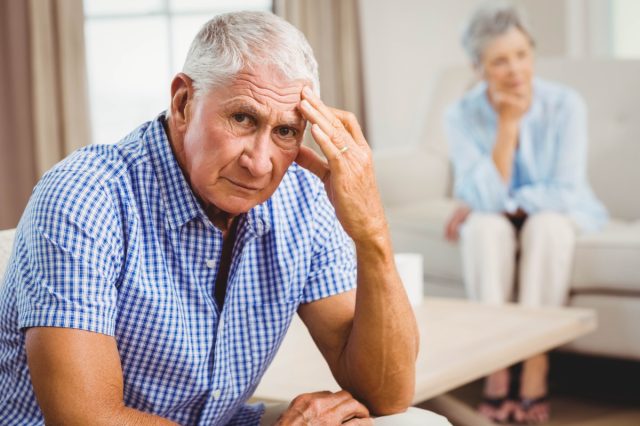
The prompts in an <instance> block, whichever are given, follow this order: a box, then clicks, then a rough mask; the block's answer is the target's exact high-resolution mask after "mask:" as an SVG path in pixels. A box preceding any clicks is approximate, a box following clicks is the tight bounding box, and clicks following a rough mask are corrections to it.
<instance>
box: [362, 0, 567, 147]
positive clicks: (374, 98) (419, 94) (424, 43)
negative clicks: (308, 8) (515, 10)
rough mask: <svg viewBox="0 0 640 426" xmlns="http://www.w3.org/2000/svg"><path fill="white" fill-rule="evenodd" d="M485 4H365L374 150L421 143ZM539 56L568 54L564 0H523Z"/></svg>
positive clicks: (377, 0)
mask: <svg viewBox="0 0 640 426" xmlns="http://www.w3.org/2000/svg"><path fill="white" fill-rule="evenodd" d="M480 3H481V0H454V1H442V0H394V1H384V0H360V4H359V5H360V16H361V31H362V44H363V64H364V74H365V75H364V78H365V90H366V93H365V97H366V113H367V133H368V134H367V137H368V140H369V142H370V143H371V144H372V145H373V147H374V149H386V148H391V147H398V146H409V145H412V144H416V143H417V142H418V138H419V135H420V134H421V132H422V128H421V127H422V123H421V121H422V120H421V117H422V116H424V114H425V113H426V108H427V105H428V99H429V96H430V94H431V91H432V89H433V87H434V84H436V79H437V76H438V74H439V73H441V72H443V70H445V69H447V67H449V66H452V65H456V64H466V63H467V58H466V57H465V55H464V53H463V51H462V48H461V47H460V43H459V40H460V32H461V29H462V26H463V25H464V22H465V19H466V18H467V17H468V16H469V15H470V13H471V12H472V11H473V10H474V8H475V7H477V5H478V4H480ZM518 4H521V5H522V7H523V8H524V9H525V11H526V13H527V16H528V18H529V21H530V23H531V26H532V29H533V32H534V35H535V36H536V39H537V51H538V54H539V55H553V56H557V55H562V54H565V53H566V52H567V49H568V40H569V37H568V36H567V23H568V13H567V10H568V8H567V3H566V1H565V0H520V1H519V2H518Z"/></svg>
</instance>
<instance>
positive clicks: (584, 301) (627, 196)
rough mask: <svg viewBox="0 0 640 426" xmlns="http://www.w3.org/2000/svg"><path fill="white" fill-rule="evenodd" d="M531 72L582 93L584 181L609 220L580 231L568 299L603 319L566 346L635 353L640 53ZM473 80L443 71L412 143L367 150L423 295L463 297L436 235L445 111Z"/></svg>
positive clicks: (542, 65) (562, 62)
mask: <svg viewBox="0 0 640 426" xmlns="http://www.w3.org/2000/svg"><path fill="white" fill-rule="evenodd" d="M536 72H537V75H539V76H541V77H543V78H547V79H550V80H555V81H559V82H563V83H565V84H567V85H570V86H571V87H573V88H575V89H577V90H578V91H579V92H580V93H581V94H582V95H583V96H584V98H585V99H586V102H587V105H588V108H589V135H590V143H589V164H588V172H589V179H590V182H591V184H592V188H593V189H594V191H595V193H596V194H597V196H598V197H599V198H600V200H602V201H603V202H604V204H605V205H606V206H607V208H608V210H609V213H610V215H611V218H612V220H611V222H610V223H609V225H608V226H607V227H606V229H604V230H603V231H602V232H598V233H595V234H590V235H583V236H580V237H579V238H578V242H577V247H576V252H575V256H574V262H573V263H574V264H573V274H572V278H571V295H570V302H569V304H570V305H571V306H580V307H589V308H594V309H595V310H596V311H597V312H598V320H599V324H600V326H599V328H598V330H597V331H596V332H595V333H592V334H590V335H588V336H586V337H584V338H582V339H580V340H578V341H576V342H574V343H572V344H571V345H569V346H568V347H567V349H570V350H574V351H578V352H582V353H588V354H594V355H605V356H613V357H622V358H630V359H637V360H640V189H639V188H638V187H639V186H640V89H639V87H640V61H615V60H568V59H544V60H543V59H540V60H538V63H537V65H536ZM473 78H474V77H473V73H472V72H471V70H470V69H469V68H468V67H456V68H453V69H449V70H447V71H446V72H444V73H443V74H442V76H441V78H440V80H439V83H438V84H437V87H436V89H435V91H434V92H435V93H434V95H433V97H432V100H431V107H430V109H429V111H428V113H427V116H426V117H425V121H424V128H425V131H424V132H423V135H422V137H421V141H420V144H419V146H417V147H411V148H404V149H395V150H394V149H391V150H387V151H380V152H375V154H374V155H375V162H376V163H375V164H376V173H377V178H378V184H379V186H380V190H381V192H382V197H383V200H384V202H385V209H386V212H387V215H388V219H389V223H390V227H391V231H392V235H393V240H394V248H395V250H396V251H397V252H418V253H421V254H422V255H423V256H424V267H425V281H426V283H427V284H426V291H427V294H433V295H440V296H454V297H455V296H457V297H464V287H463V283H462V270H461V259H460V253H459V251H458V247H457V245H456V244H453V243H449V242H447V241H446V240H445V239H444V236H443V235H444V226H445V223H446V221H447V219H448V217H449V216H450V214H451V213H452V212H453V210H454V209H455V206H456V201H455V200H453V199H452V198H451V187H452V179H451V176H452V174H451V170H450V163H449V159H448V152H447V143H446V138H445V135H444V130H443V127H444V126H443V116H444V111H445V109H446V107H447V106H448V105H449V104H451V103H452V102H454V101H455V100H456V99H457V98H459V97H460V96H461V95H462V94H463V92H464V91H465V90H466V89H467V88H468V87H470V85H471V84H472V83H473Z"/></svg>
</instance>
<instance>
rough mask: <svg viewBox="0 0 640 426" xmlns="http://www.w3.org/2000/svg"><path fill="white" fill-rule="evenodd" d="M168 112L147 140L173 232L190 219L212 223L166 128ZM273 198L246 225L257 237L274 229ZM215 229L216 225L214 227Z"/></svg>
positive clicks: (155, 123)
mask: <svg viewBox="0 0 640 426" xmlns="http://www.w3.org/2000/svg"><path fill="white" fill-rule="evenodd" d="M165 115H166V112H163V113H161V114H160V115H158V116H157V117H156V118H155V119H154V120H153V121H152V122H151V123H150V125H149V126H148V127H147V130H146V131H145V133H144V136H143V140H144V143H145V145H146V148H147V150H148V152H149V155H150V158H151V164H152V167H153V170H154V172H155V175H156V178H157V180H158V184H159V186H160V196H161V197H162V201H163V203H164V206H165V209H166V211H165V218H166V221H167V225H168V226H169V228H171V229H176V228H179V227H181V226H182V225H184V224H186V223H187V222H189V221H190V220H192V219H194V218H196V217H200V218H201V219H202V220H203V221H204V222H205V223H207V224H210V225H211V221H210V220H209V218H208V217H207V215H206V214H205V212H204V210H203V209H202V206H201V205H200V203H199V202H198V200H197V199H196V197H195V195H194V193H193V191H192V190H191V187H190V185H189V183H188V182H187V180H186V179H185V176H184V174H183V172H182V169H181V168H180V165H179V164H178V161H177V159H176V157H175V155H174V154H173V150H172V149H171V144H170V143H169V138H168V137H167V133H166V131H165V128H164V122H165ZM270 204H271V199H269V200H267V201H265V202H264V203H262V204H260V205H258V206H256V207H254V208H252V209H251V210H250V211H249V212H248V213H246V214H245V215H244V216H246V217H245V218H244V219H245V220H243V221H242V222H244V223H245V225H244V226H247V227H249V228H250V230H251V231H252V232H253V233H254V234H255V235H256V236H262V235H264V234H266V233H267V232H269V230H270V229H271V220H270V219H271V217H272V215H271V212H270V210H271V209H270ZM211 226H213V225H211Z"/></svg>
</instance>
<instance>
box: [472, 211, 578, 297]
mask: <svg viewBox="0 0 640 426" xmlns="http://www.w3.org/2000/svg"><path fill="white" fill-rule="evenodd" d="M575 238H576V228H575V226H574V225H573V222H572V221H571V220H570V219H569V218H568V217H566V216H564V215H562V214H559V213H552V212H543V213H539V214H536V215H532V216H529V217H528V218H527V220H526V221H525V222H524V225H523V227H522V229H521V231H520V232H519V235H518V232H517V231H516V229H515V227H514V226H513V224H512V223H511V222H510V221H509V219H507V218H506V217H505V216H503V215H500V214H488V213H472V214H471V215H469V217H468V218H467V220H466V222H465V224H464V225H463V226H462V229H461V243H462V246H461V249H462V263H463V266H464V282H465V287H466V290H467V294H468V295H469V297H470V298H471V299H473V300H477V301H481V302H486V303H495V304H501V303H505V302H508V301H511V300H513V299H512V296H513V292H514V291H513V289H514V284H515V277H516V271H517V272H518V290H519V291H518V295H517V299H515V300H517V301H518V302H519V303H520V304H522V305H525V306H532V307H535V306H560V305H563V304H565V302H566V299H567V293H568V290H569V279H570V276H571V267H572V260H573V250H574V245H575ZM518 249H519V262H518V264H516V260H517V259H516V254H517V252H518Z"/></svg>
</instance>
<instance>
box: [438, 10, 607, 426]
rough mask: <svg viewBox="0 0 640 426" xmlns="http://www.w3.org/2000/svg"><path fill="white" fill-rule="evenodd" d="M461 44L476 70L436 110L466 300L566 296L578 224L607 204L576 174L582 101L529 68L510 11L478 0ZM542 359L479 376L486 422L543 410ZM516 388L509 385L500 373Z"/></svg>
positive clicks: (558, 301)
mask: <svg viewBox="0 0 640 426" xmlns="http://www.w3.org/2000/svg"><path fill="white" fill-rule="evenodd" d="M463 45H464V48H465V49H466V51H467V52H468V54H469V56H470V57H471V60H472V61H473V66H474V69H475V70H476V71H477V74H478V76H479V78H480V79H481V81H480V82H479V83H478V84H476V85H475V86H474V87H473V88H471V89H470V90H469V92H467V93H466V94H465V95H464V96H463V97H462V99H460V100H459V101H458V102H456V103H455V104H454V105H452V106H451V107H450V109H449V110H448V112H447V116H446V128H447V135H448V139H449V143H450V153H451V160H452V162H453V166H454V170H455V195H456V197H457V198H459V199H461V200H462V201H463V202H464V203H465V205H464V206H463V207H461V208H459V209H458V210H457V211H456V212H455V213H454V214H453V216H452V217H451V219H450V220H449V223H448V224H447V228H446V235H447V237H448V238H449V239H457V238H458V231H460V238H461V249H462V257H463V264H464V281H465V286H466V288H467V292H468V294H469V296H470V297H471V298H473V299H475V300H479V301H483V302H487V303H495V304H501V303H505V302H508V301H510V300H511V298H512V293H514V291H513V289H514V284H515V282H516V271H517V283H518V295H517V299H516V300H517V301H518V302H519V303H520V304H522V305H525V306H532V307H535V306H559V305H563V304H564V303H565V301H566V297H567V292H568V287H569V279H570V275H571V261H572V256H573V249H574V242H575V238H576V233H577V232H581V231H590V230H596V229H598V228H600V227H601V226H602V225H603V224H604V222H605V221H606V218H607V213H606V210H605V209H604V208H603V206H602V205H601V204H600V202H598V200H597V199H596V198H595V197H594V195H593V194H592V192H591V190H590V188H589V185H588V182H587V177H586V172H585V168H586V161H587V156H586V149H587V123H586V110H585V104H584V102H583V100H582V98H581V97H580V95H579V94H577V93H576V92H575V91H573V90H571V89H570V88H568V87H565V86H562V85H560V84H557V83H553V82H549V81H545V80H542V79H540V78H537V77H534V66H533V65H534V52H533V47H534V42H533V38H532V37H531V34H530V32H529V30H528V29H527V27H526V25H525V23H524V22H523V19H522V17H521V16H520V15H519V13H518V11H517V10H516V9H514V8H513V7H512V6H510V5H509V4H507V3H492V4H486V5H484V6H483V7H481V8H480V9H478V10H477V11H476V12H475V14H474V15H473V16H472V18H471V20H470V21H469V23H468V25H467V27H466V29H465V31H464V35H463ZM547 371H548V359H547V356H546V355H545V354H541V355H539V356H536V357H534V358H531V359H529V360H527V361H526V362H524V364H523V368H522V370H521V374H520V377H519V378H517V380H512V378H511V377H510V371H509V370H507V369H505V370H501V371H498V372H496V373H494V374H492V375H490V376H489V377H488V378H487V380H486V381H485V386H484V398H483V403H481V405H480V407H479V411H480V412H481V413H482V414H484V415H485V416H487V417H489V418H490V419H492V420H494V421H507V420H509V419H512V420H515V421H517V422H521V423H540V422H544V421H546V420H547V419H548V417H549V404H548V402H547V398H546V395H547V383H546V380H547V377H546V376H547ZM511 382H513V383H514V384H518V385H517V386H513V388H514V392H510V383H511Z"/></svg>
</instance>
